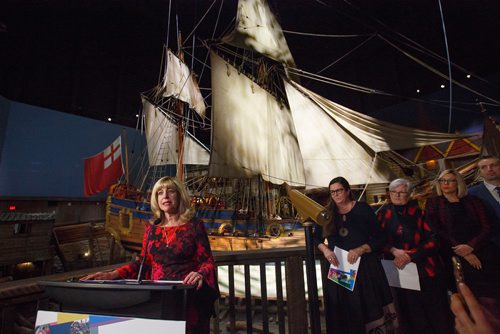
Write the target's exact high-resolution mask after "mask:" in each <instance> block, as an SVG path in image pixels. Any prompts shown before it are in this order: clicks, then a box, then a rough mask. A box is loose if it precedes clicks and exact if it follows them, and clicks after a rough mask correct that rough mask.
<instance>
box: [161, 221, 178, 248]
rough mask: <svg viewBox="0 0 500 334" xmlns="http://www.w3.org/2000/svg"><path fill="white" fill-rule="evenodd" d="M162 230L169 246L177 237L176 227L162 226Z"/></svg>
mask: <svg viewBox="0 0 500 334" xmlns="http://www.w3.org/2000/svg"><path fill="white" fill-rule="evenodd" d="M161 230H162V232H163V237H164V238H165V240H166V245H167V247H169V246H170V244H171V242H172V241H173V240H174V239H175V229H167V226H162V227H161Z"/></svg>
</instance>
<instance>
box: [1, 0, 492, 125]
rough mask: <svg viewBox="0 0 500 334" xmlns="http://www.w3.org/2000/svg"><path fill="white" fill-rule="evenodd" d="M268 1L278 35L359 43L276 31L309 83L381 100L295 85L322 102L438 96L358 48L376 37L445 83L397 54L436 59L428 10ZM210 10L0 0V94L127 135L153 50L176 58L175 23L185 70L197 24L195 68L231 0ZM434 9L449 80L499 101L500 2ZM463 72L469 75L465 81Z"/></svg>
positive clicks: (393, 2) (423, 0) (435, 87)
mask: <svg viewBox="0 0 500 334" xmlns="http://www.w3.org/2000/svg"><path fill="white" fill-rule="evenodd" d="M269 2H270V6H271V8H272V9H273V11H274V12H275V14H276V16H277V18H278V21H279V22H280V24H281V26H282V28H283V29H284V30H285V31H293V32H303V33H308V34H322V35H342V34H355V35H361V36H358V37H344V38H340V37H335V38H333V37H324V36H323V37H321V36H310V35H308V36H306V35H298V34H291V33H286V35H285V36H286V38H287V40H288V44H289V47H290V49H291V51H292V54H293V55H294V58H295V61H296V63H297V66H298V67H299V68H301V69H303V70H306V71H309V72H313V73H318V72H320V71H321V70H322V69H325V67H328V68H327V69H325V70H324V71H321V74H322V75H324V76H326V77H329V78H334V79H338V80H343V81H347V82H350V83H355V84H358V85H363V86H367V87H371V88H376V89H379V90H383V91H385V92H389V93H391V94H392V95H391V96H378V95H376V96H374V95H366V94H361V93H359V92H352V91H348V90H345V89H343V88H338V87H334V86H330V85H325V84H320V83H317V82H312V81H307V80H304V81H303V82H302V84H303V85H305V86H306V87H308V88H311V89H313V90H315V91H317V92H319V93H320V94H322V95H324V96H326V97H328V98H330V99H332V100H335V101H337V102H339V103H342V104H345V105H347V106H349V107H351V108H354V109H357V110H360V111H361V112H364V113H367V114H370V113H373V112H375V111H377V110H379V109H381V108H384V107H387V106H390V105H394V104H398V103H401V102H403V101H407V100H408V98H418V99H419V98H424V99H425V96H428V94H429V93H432V92H435V91H439V90H441V89H440V88H439V86H440V85H441V84H446V86H447V82H446V80H445V79H443V78H440V77H438V76H437V75H435V74H433V73H432V72H431V71H429V70H428V69H425V68H424V67H422V66H421V65H417V64H416V63H415V62H413V61H411V60H409V59H408V58H407V57H406V56H404V55H403V54H402V53H401V52H399V51H397V50H396V49H395V48H394V47H392V46H390V44H388V43H387V42H384V40H383V39H382V38H380V37H372V38H371V39H370V40H368V38H369V35H370V34H374V33H378V34H380V36H382V37H383V38H385V39H387V40H388V41H389V42H391V43H394V44H395V45H397V46H398V47H400V48H404V49H405V50H406V51H408V52H410V53H411V54H412V55H415V56H417V57H419V58H420V59H422V60H424V61H425V62H426V63H427V64H429V65H431V66H432V67H433V68H436V69H438V70H439V71H441V72H443V73H448V65H447V64H446V63H442V62H438V61H436V60H435V59H433V58H432V57H430V56H429V55H428V54H426V53H427V52H421V51H417V50H416V49H410V48H409V47H408V45H409V43H411V42H410V41H409V40H411V41H415V42H417V43H418V44H419V45H421V46H422V47H424V48H426V49H427V50H431V51H433V52H435V53H436V54H437V55H439V56H443V57H445V58H446V48H445V40H444V37H443V26H442V21H441V16H440V7H439V1H437V0H436V1H427V0H412V1H401V0H376V1H372V0H351V1H340V0H324V1H320V0H316V1H312V0H302V1H297V0H270V1H269ZM212 4H213V6H212ZM221 4H222V1H221V0H216V1H212V0H199V1H189V0H183V1H172V4H171V7H170V8H171V12H172V15H171V16H170V20H169V17H168V13H169V5H170V2H169V1H168V0H142V1H141V0H100V1H97V0H85V1H84V0H81V1H75V0H24V1H13V0H7V1H4V4H3V6H5V7H4V8H3V9H0V52H1V53H0V54H1V57H0V94H1V95H3V96H5V97H7V98H9V99H11V100H14V101H19V102H23V103H28V104H32V105H37V106H43V107H47V108H50V109H55V110H59V111H63V112H68V113H73V114H78V115H83V116H86V117H91V118H95V119H100V120H106V119H107V118H108V117H110V118H111V119H112V121H113V122H116V123H119V124H123V125H128V126H135V125H136V114H138V112H139V110H140V97H139V94H140V93H141V92H143V91H146V90H148V89H150V88H152V87H153V86H154V85H155V84H156V82H157V80H158V73H159V67H160V62H161V54H162V45H163V44H164V43H167V42H168V45H169V47H170V48H171V49H173V50H175V51H176V50H177V45H176V43H175V37H174V36H175V27H176V24H177V25H178V26H179V27H180V29H181V30H182V32H183V36H184V38H187V41H186V43H185V45H186V46H187V49H186V51H187V53H188V57H187V61H188V63H189V62H191V60H192V59H191V57H190V56H189V55H190V54H192V50H193V49H192V48H191V46H192V43H193V42H192V37H193V35H190V34H191V32H192V30H193V27H194V26H195V25H196V22H199V21H200V19H201V18H203V17H204V19H203V20H202V21H201V24H200V25H199V26H198V28H197V30H196V34H195V37H196V39H195V48H194V53H195V56H197V57H198V58H201V59H203V57H204V50H203V48H201V40H202V39H206V38H211V37H212V36H214V37H219V36H221V34H222V33H223V31H225V30H226V29H228V27H230V26H231V24H232V23H233V21H232V17H233V16H234V13H235V12H236V1H233V0H226V1H225V2H224V3H223V7H222V10H221V12H220V17H219V19H218V20H217V16H218V13H219V8H220V6H221ZM441 4H442V12H443V15H444V22H445V27H446V32H447V42H448V46H449V53H450V58H451V60H452V62H453V63H454V64H457V65H459V66H461V67H462V68H463V69H459V68H458V67H453V68H452V76H453V77H454V78H455V79H456V80H458V81H460V82H462V83H464V84H466V85H471V86H473V87H474V89H476V90H478V91H479V92H480V93H481V94H483V95H486V96H488V97H493V98H494V99H496V100H500V88H499V87H500V79H499V74H500V61H499V59H500V42H499V41H500V2H498V1H497V0H489V1H487V0H446V1H441ZM211 6H212V7H211ZM209 8H211V9H210V10H208V9H209ZM176 13H177V15H178V16H175V14H176ZM205 14H206V16H205ZM169 21H170V27H171V28H170V37H169V38H168V40H167V35H168V34H167V31H168V29H167V27H168V26H169ZM216 22H217V23H218V25H217V29H216V31H215V32H214V26H215V23H216ZM188 37H189V38H188ZM406 37H407V38H408V39H406ZM362 43H364V44H362ZM361 44H362V45H361ZM359 45H361V46H360V47H359V48H357V49H355V48H356V47H357V46H359ZM195 66H199V63H197V62H195ZM467 74H471V75H472V77H471V78H470V79H467V78H466V75H467ZM478 77H479V78H481V79H478ZM482 79H485V80H486V81H484V80H482ZM202 84H203V81H202ZM417 89H419V90H420V93H417ZM445 90H446V89H445ZM454 90H455V91H454V96H455V98H456V99H457V100H458V101H457V106H460V108H462V109H467V113H471V114H474V117H475V116H477V114H478V113H477V112H478V110H479V107H478V106H477V105H474V102H476V101H488V100H487V99H485V98H484V97H481V96H479V95H478V94H473V93H465V92H464V91H463V90H462V89H461V88H459V87H458V86H456V87H455V86H454ZM444 96H445V97H447V95H444ZM459 102H460V103H461V102H464V103H463V104H460V103H459ZM489 102H491V101H489ZM492 104H495V103H492ZM489 107H490V108H491V109H492V110H493V111H494V112H497V111H498V110H499V108H498V107H496V106H493V105H490V106H489ZM446 108H447V107H446V106H445V107H443V112H447V109H446ZM423 109H425V103H424V108H423ZM466 115H467V114H466ZM428 128H432V124H429V125H428Z"/></svg>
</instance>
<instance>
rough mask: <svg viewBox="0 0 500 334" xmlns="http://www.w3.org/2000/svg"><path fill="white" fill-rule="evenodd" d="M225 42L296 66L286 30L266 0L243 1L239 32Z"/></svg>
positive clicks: (239, 13) (224, 39) (237, 21)
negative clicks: (285, 34) (284, 32)
mask: <svg viewBox="0 0 500 334" xmlns="http://www.w3.org/2000/svg"><path fill="white" fill-rule="evenodd" d="M222 41H223V42H224V43H227V44H230V45H234V46H237V47H241V48H246V49H250V50H254V51H257V52H259V53H260V54H263V55H264V56H266V57H269V58H271V59H274V60H276V61H278V62H280V63H284V64H286V65H287V66H288V67H295V62H294V60H293V57H292V53H291V52H290V49H289V48H288V44H287V42H286V39H285V36H284V34H283V30H282V29H281V26H280V25H279V23H278V21H277V20H276V18H275V17H274V15H273V13H272V12H271V9H270V8H269V5H268V4H267V2H266V1H264V0H240V1H239V2H238V13H237V15H236V26H235V29H234V30H233V31H232V32H231V33H230V34H228V35H226V36H225V37H224V38H223V39H222Z"/></svg>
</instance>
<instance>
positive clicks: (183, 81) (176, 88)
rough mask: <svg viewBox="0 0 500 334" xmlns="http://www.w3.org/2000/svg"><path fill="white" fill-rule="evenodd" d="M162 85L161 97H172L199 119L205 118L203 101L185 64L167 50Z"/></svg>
mask: <svg viewBox="0 0 500 334" xmlns="http://www.w3.org/2000/svg"><path fill="white" fill-rule="evenodd" d="M162 85H163V86H162V88H163V96H165V97H169V96H172V97H175V98H176V99H178V100H181V101H184V102H186V103H188V104H189V106H190V107H191V108H192V109H194V110H196V112H197V113H198V114H199V115H200V116H201V117H205V109H206V107H205V101H204V100H203V96H202V95H201V93H200V89H199V87H198V84H197V83H196V80H194V79H193V77H192V74H191V72H190V71H189V68H188V67H187V66H186V64H184V63H183V62H182V61H181V60H180V59H179V58H177V57H176V56H175V55H174V54H173V53H172V52H171V51H170V50H167V70H166V72H165V77H164V79H163V83H162Z"/></svg>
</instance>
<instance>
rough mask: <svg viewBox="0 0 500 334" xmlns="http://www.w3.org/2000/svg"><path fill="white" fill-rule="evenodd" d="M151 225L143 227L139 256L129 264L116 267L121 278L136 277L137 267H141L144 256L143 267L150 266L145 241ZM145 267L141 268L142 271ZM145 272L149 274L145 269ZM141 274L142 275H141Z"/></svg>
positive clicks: (146, 241)
mask: <svg viewBox="0 0 500 334" xmlns="http://www.w3.org/2000/svg"><path fill="white" fill-rule="evenodd" d="M151 228H152V225H151V224H147V225H146V227H145V228H144V235H143V238H142V249H141V256H140V257H137V258H136V259H135V260H134V261H132V262H131V263H129V264H126V265H124V266H122V267H120V268H118V269H117V271H118V274H119V275H120V277H121V278H126V279H134V278H137V275H138V273H139V269H140V267H141V263H142V259H143V258H144V256H146V261H144V266H145V267H150V266H151V260H150V258H149V257H148V256H147V255H146V254H147V252H146V249H147V247H148V245H147V243H148V240H149V233H152V232H151ZM144 270H145V268H143V271H144ZM145 273H146V274H147V275H149V273H148V271H147V270H146V271H145ZM141 276H143V275H141ZM144 277H146V278H150V277H148V276H144Z"/></svg>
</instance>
